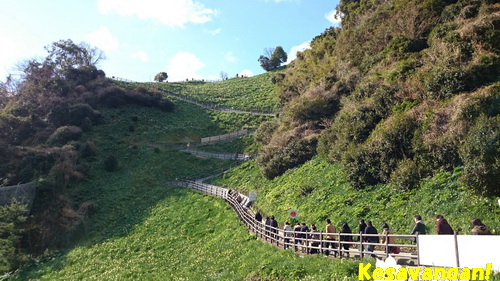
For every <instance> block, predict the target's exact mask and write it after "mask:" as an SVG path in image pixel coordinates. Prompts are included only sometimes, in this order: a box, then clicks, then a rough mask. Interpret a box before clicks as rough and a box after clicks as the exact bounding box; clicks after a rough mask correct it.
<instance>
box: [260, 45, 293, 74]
mask: <svg viewBox="0 0 500 281" xmlns="http://www.w3.org/2000/svg"><path fill="white" fill-rule="evenodd" d="M266 53H267V56H264V55H262V56H260V57H259V59H258V61H259V63H260V66H261V67H262V68H263V69H264V70H265V71H272V70H275V69H277V68H278V67H280V65H281V64H283V63H285V62H286V60H287V58H288V56H287V54H286V52H285V51H284V50H283V47H281V46H277V47H276V48H274V49H268V50H266Z"/></svg>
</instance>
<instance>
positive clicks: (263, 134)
mask: <svg viewBox="0 0 500 281" xmlns="http://www.w3.org/2000/svg"><path fill="white" fill-rule="evenodd" d="M278 126H279V125H278V122H276V121H267V122H263V123H262V124H260V126H259V128H258V129H257V131H255V134H254V139H255V140H256V141H258V142H260V143H262V144H268V143H269V142H270V141H271V138H272V136H273V133H274V131H276V129H277V128H278Z"/></svg>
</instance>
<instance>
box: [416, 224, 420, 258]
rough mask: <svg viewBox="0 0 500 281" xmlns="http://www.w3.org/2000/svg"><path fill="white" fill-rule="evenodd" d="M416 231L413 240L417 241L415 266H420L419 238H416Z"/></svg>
mask: <svg viewBox="0 0 500 281" xmlns="http://www.w3.org/2000/svg"><path fill="white" fill-rule="evenodd" d="M418 236H419V235H418V232H417V237H416V238H415V242H416V243H417V266H420V248H419V244H420V243H419V241H418V240H419V238H418Z"/></svg>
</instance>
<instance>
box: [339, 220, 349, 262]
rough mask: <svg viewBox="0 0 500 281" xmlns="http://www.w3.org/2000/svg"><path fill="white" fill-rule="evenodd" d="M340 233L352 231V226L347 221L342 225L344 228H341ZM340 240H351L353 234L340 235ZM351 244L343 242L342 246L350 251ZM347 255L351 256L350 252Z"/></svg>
mask: <svg viewBox="0 0 500 281" xmlns="http://www.w3.org/2000/svg"><path fill="white" fill-rule="evenodd" d="M340 233H352V231H351V228H350V227H349V225H348V224H347V223H344V224H343V225H342V229H341V230H340ZM340 241H342V242H351V241H352V235H340ZM350 246H351V245H350V244H349V243H345V244H342V247H343V248H344V250H347V251H349V247H350ZM347 256H349V253H347Z"/></svg>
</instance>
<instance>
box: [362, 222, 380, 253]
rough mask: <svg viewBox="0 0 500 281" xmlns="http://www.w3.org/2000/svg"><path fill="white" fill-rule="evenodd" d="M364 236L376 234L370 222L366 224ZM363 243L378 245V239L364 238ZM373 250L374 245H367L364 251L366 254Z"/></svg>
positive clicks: (372, 237) (374, 237)
mask: <svg viewBox="0 0 500 281" xmlns="http://www.w3.org/2000/svg"><path fill="white" fill-rule="evenodd" d="M365 234H378V232H377V229H376V228H375V227H374V226H373V224H372V221H367V222H366V228H365ZM365 241H366V242H368V243H378V242H379V239H378V236H369V237H365ZM374 249H375V245H368V246H367V247H366V250H367V251H368V252H373V250H374ZM372 256H373V255H372Z"/></svg>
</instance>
